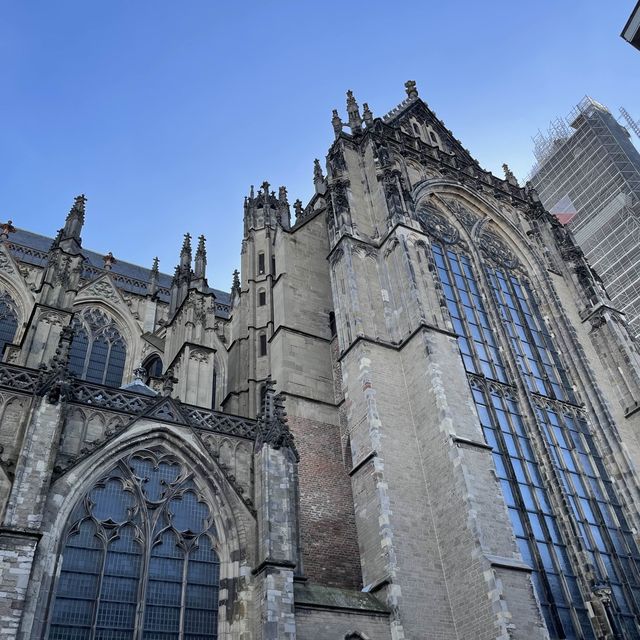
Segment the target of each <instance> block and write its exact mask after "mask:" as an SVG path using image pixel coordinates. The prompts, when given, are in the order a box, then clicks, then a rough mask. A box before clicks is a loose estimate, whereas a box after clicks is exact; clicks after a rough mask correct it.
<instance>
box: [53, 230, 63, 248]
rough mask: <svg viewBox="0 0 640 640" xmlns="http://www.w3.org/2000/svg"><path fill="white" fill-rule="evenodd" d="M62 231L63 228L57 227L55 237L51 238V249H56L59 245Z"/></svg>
mask: <svg viewBox="0 0 640 640" xmlns="http://www.w3.org/2000/svg"><path fill="white" fill-rule="evenodd" d="M63 231H64V229H58V232H57V233H56V237H55V238H54V239H53V242H52V243H51V249H57V248H58V247H59V246H60V241H61V240H62V233H63Z"/></svg>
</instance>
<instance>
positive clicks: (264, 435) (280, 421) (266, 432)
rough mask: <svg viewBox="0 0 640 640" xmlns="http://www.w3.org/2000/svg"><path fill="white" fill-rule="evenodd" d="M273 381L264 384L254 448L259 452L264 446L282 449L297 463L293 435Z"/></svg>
mask: <svg viewBox="0 0 640 640" xmlns="http://www.w3.org/2000/svg"><path fill="white" fill-rule="evenodd" d="M275 386H276V383H275V380H272V379H271V378H267V381H266V382H265V383H264V394H263V396H262V403H261V407H260V415H259V416H258V433H257V435H256V442H255V448H256V450H259V449H261V448H262V446H263V445H264V444H267V445H269V446H270V447H273V448H274V449H276V450H279V449H284V451H285V455H286V456H287V457H288V458H289V459H290V460H291V461H295V462H297V461H299V460H300V456H299V455H298V451H297V450H296V445H295V442H294V439H293V435H292V433H291V431H290V429H289V425H288V424H287V412H286V411H285V407H284V396H283V395H282V394H281V393H276V389H275Z"/></svg>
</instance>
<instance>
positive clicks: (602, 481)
mask: <svg viewBox="0 0 640 640" xmlns="http://www.w3.org/2000/svg"><path fill="white" fill-rule="evenodd" d="M406 93H407V95H406V98H405V99H404V101H403V102H401V103H400V104H399V105H398V106H397V107H396V108H395V109H393V110H392V111H391V112H390V113H388V114H387V115H386V116H384V117H375V116H374V115H373V114H372V112H371V110H370V109H369V107H368V105H367V104H363V105H362V109H361V108H360V107H359V105H358V103H357V102H356V100H355V98H354V96H353V94H352V93H351V92H348V94H347V114H346V120H345V121H343V119H342V118H341V116H340V115H339V113H338V111H334V112H333V119H332V124H333V129H334V132H335V139H334V141H333V143H332V144H331V146H330V148H329V151H328V154H327V156H326V163H320V162H318V161H316V163H315V168H314V172H313V181H314V185H315V193H314V195H313V197H312V198H311V200H310V201H309V202H308V203H306V204H305V203H302V202H300V201H296V202H295V203H294V204H292V205H290V204H289V202H288V200H287V192H286V189H285V188H284V187H280V189H279V190H277V192H276V190H272V189H271V187H270V185H269V183H267V182H265V183H263V184H262V186H261V188H259V189H256V190H254V189H253V188H252V189H251V192H250V193H249V194H248V195H247V197H246V198H245V201H244V238H243V240H242V247H241V272H240V273H238V272H236V273H235V274H234V278H233V285H232V288H231V292H230V293H228V292H225V291H219V290H217V289H214V288H212V287H211V286H209V284H208V283H207V278H206V265H207V257H206V247H205V240H204V238H203V237H200V238H199V239H198V240H195V239H194V241H193V246H192V239H191V238H190V237H189V236H185V238H184V242H183V244H182V249H181V251H180V255H179V263H178V266H177V267H176V269H175V273H174V274H173V275H167V274H164V273H161V272H160V271H159V269H158V264H157V262H156V263H155V264H153V265H152V267H151V268H150V269H149V268H144V267H139V266H134V265H132V264H128V263H125V262H123V261H120V260H117V259H116V258H114V257H113V255H111V254H108V255H106V256H101V255H100V254H97V253H95V252H92V251H90V250H89V249H87V248H85V247H84V246H83V245H82V240H81V235H82V226H83V222H84V220H85V207H86V208H87V211H86V215H90V205H89V206H87V205H86V202H85V198H84V196H78V197H77V198H76V199H75V202H74V203H73V205H72V207H71V210H70V212H69V214H68V215H67V217H66V221H65V222H64V227H63V228H62V229H61V230H60V232H59V233H58V234H57V236H56V237H55V238H47V237H44V236H42V235H38V234H37V233H34V232H30V231H26V230H23V229H19V228H16V227H14V225H13V223H11V222H10V221H8V222H6V223H4V224H3V225H2V226H1V227H0V346H1V347H2V361H1V363H0V452H1V453H0V523H1V524H0V639H2V640H9V639H14V638H17V639H20V640H27V639H30V638H33V639H38V640H216V639H217V640H279V639H285V640H294V639H296V638H297V639H298V640H468V639H479V640H480V639H482V640H484V639H486V640H489V639H496V640H508V639H523V640H543V639H548V638H552V639H558V638H571V639H585V640H596V639H618V638H622V639H627V640H629V639H637V638H640V626H639V620H640V618H639V615H640V554H639V551H638V548H639V544H640V537H639V531H640V513H639V509H638V506H639V505H640V475H639V474H640V404H639V400H640V349H639V346H638V343H637V342H635V341H634V340H633V339H632V338H631V337H630V334H629V331H628V327H627V324H626V322H625V318H624V315H623V314H621V313H620V312H619V311H618V310H616V308H614V307H613V306H612V304H611V302H610V300H609V298H608V297H607V294H606V291H605V290H604V287H603V286H602V283H601V281H600V280H599V278H598V276H597V274H596V273H594V271H593V270H592V269H591V267H590V266H589V264H588V262H587V261H586V259H585V258H584V255H583V253H582V252H581V250H580V249H579V248H578V247H577V246H576V245H575V243H574V241H573V240H572V237H571V235H570V234H569V232H568V231H567V230H566V229H565V228H564V227H563V226H562V225H561V224H560V223H559V222H557V220H556V219H555V218H554V217H553V216H552V215H550V214H549V213H548V212H547V211H545V210H544V208H543V207H542V205H541V204H540V201H539V199H538V197H537V195H536V192H535V191H534V190H533V189H531V188H530V187H529V186H524V187H522V186H520V185H519V184H518V182H517V180H516V179H515V177H514V176H513V174H512V173H511V172H510V171H509V169H508V167H507V166H506V165H505V179H502V178H500V177H496V176H494V175H492V174H491V173H489V172H487V171H485V170H483V169H482V168H481V167H480V166H479V164H478V162H477V161H476V160H475V159H474V158H473V157H472V156H471V155H470V153H469V151H467V150H466V149H465V148H464V147H463V146H462V145H461V143H460V142H459V141H458V140H457V139H456V138H455V137H454V136H453V134H452V133H451V132H450V131H449V130H448V129H447V128H446V127H445V125H444V124H443V122H442V121H441V120H439V119H438V118H437V116H436V115H435V114H434V112H433V111H432V110H431V109H430V108H429V107H428V106H427V104H426V103H425V102H424V101H423V100H422V99H420V98H419V96H418V91H417V89H416V85H415V82H407V83H406ZM343 117H344V116H343ZM60 219H61V221H62V220H63V219H64V213H62V214H61V217H60ZM178 244H179V242H178Z"/></svg>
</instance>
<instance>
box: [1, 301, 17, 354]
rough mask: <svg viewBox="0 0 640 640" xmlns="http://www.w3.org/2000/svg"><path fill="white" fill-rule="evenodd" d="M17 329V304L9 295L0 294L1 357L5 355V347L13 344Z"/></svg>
mask: <svg viewBox="0 0 640 640" xmlns="http://www.w3.org/2000/svg"><path fill="white" fill-rule="evenodd" d="M17 329H18V314H17V313H16V308H15V304H14V302H13V300H12V299H11V296H10V295H9V294H8V293H0V357H2V355H3V353H4V346H5V345H6V344H10V343H11V342H13V339H14V338H15V336H16V331H17Z"/></svg>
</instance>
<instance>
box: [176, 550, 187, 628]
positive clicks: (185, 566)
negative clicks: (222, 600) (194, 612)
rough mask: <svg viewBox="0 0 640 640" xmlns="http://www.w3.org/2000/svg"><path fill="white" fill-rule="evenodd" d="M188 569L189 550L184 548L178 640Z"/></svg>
mask: <svg viewBox="0 0 640 640" xmlns="http://www.w3.org/2000/svg"><path fill="white" fill-rule="evenodd" d="M188 570H189V550H188V549H187V545H185V549H184V562H183V564H182V593H181V594H180V627H179V628H180V635H179V638H178V640H183V639H184V620H185V613H186V606H187V577H188Z"/></svg>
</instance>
